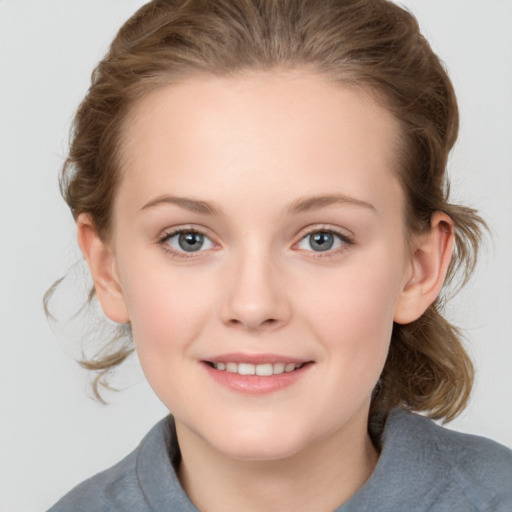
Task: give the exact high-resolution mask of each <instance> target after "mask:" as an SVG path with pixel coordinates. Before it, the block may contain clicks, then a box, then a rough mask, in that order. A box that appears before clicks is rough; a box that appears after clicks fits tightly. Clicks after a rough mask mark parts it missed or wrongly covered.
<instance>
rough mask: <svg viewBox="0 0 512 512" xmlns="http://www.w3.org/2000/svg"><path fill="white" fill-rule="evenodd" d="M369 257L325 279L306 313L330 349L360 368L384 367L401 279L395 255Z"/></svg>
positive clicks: (375, 254)
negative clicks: (321, 289) (319, 292)
mask: <svg viewBox="0 0 512 512" xmlns="http://www.w3.org/2000/svg"><path fill="white" fill-rule="evenodd" d="M370 256H371V257H369V258H366V257H364V258H360V259H358V260H357V261H356V260H354V262H353V264H352V263H351V264H350V265H347V266H345V267H343V268H341V269H339V271H338V272H337V273H335V274H333V275H331V276H330V277H329V278H326V279H325V282H324V283H323V286H322V287H321V288H323V290H324V292H323V293H322V294H318V293H316V294H313V293H310V295H311V296H314V300H312V301H310V302H309V303H308V305H307V307H306V308H305V311H309V317H310V318H311V319H312V320H311V322H312V324H314V328H315V329H316V330H317V331H318V335H319V337H321V339H323V340H324V343H325V344H326V345H328V346H329V347H328V348H329V350H330V351H332V352H335V353H337V354H340V353H341V355H342V356H344V361H345V360H346V361H350V364H351V365H356V366H358V365H359V366H360V367H361V368H363V367H367V366H372V364H373V363H375V366H376V367H380V366H381V365H383V364H384V361H385V358H386V356H387V351H388V348H389V342H390V338H391V333H392V329H393V317H394V311H395V307H396V304H397V301H398V298H399V295H400V283H401V278H402V272H401V270H402V267H401V265H400V264H396V263H394V262H395V261H400V260H401V258H400V255H391V254H386V253H385V252H380V253H379V252H374V253H373V254H370ZM317 284H318V283H317ZM313 312H314V317H313V316H312V314H313ZM351 373H352V372H351Z"/></svg>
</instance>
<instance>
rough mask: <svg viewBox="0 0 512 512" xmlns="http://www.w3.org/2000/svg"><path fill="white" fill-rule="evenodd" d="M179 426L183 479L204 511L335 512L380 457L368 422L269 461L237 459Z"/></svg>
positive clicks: (200, 508) (183, 483)
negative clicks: (352, 429) (219, 451)
mask: <svg viewBox="0 0 512 512" xmlns="http://www.w3.org/2000/svg"><path fill="white" fill-rule="evenodd" d="M176 430H177V433H178V439H179V442H180V448H181V452H182V463H181V465H180V469H179V478H180V481H181V483H182V485H183V487H184V489H185V490H186V492H187V494H188V495H189V497H190V499H191V500H192V502H193V503H194V504H195V505H196V507H197V508H198V509H199V510H201V512H234V511H239V510H244V512H255V511H261V510H268V511H279V512H286V511H294V512H302V511H303V512H310V511H311V510H315V511H324V510H325V511H332V510H334V509H335V508H337V507H339V506H341V505H342V504H343V503H345V502H346V501H348V500H349V499H350V498H351V497H352V496H353V495H354V494H355V493H356V492H357V490H359V489H360V488H361V487H362V486H363V485H364V483H365V482H366V481H367V480H368V478H369V477H370V475H371V474H372V472H373V469H374V468H375V465H376V463H377V459H378V453H377V451H376V450H375V448H374V446H373V444H372V442H371V440H370V437H369V435H368V433H367V429H366V422H365V424H364V428H363V429H360V428H359V429H356V430H355V432H347V431H339V432H335V433H333V434H332V435H330V436H328V437H326V438H324V439H321V440H319V441H317V442H316V443H314V444H313V445H310V446H308V447H307V448H306V449H305V450H303V451H302V452H300V453H297V454H294V455H293V456H291V457H288V458H286V459H279V460H269V461H268V460H267V461H253V460H251V461H247V460H240V459H234V458H232V457H228V456H225V455H223V454H220V453H218V452H217V451H215V449H214V448H212V447H211V446H210V445H208V444H207V443H206V442H205V441H204V440H203V439H201V438H199V437H197V436H196V435H195V434H194V433H193V432H191V431H190V430H189V429H187V427H185V426H184V425H182V424H179V423H178V422H177V423H176ZM356 434H357V435H356Z"/></svg>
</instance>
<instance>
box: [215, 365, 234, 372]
mask: <svg viewBox="0 0 512 512" xmlns="http://www.w3.org/2000/svg"><path fill="white" fill-rule="evenodd" d="M221 364H224V363H221ZM217 370H220V368H219V367H218V366H217ZM226 371H227V372H231V373H238V364H237V363H226Z"/></svg>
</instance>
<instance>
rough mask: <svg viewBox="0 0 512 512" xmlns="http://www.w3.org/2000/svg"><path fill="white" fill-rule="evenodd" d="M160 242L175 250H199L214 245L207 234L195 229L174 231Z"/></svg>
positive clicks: (210, 247)
mask: <svg viewBox="0 0 512 512" xmlns="http://www.w3.org/2000/svg"><path fill="white" fill-rule="evenodd" d="M160 243H162V244H165V245H167V246H169V247H170V248H171V249H172V250H173V251H175V252H189V253H190V252H199V251H204V250H207V249H212V248H213V247H214V243H213V242H212V241H211V240H210V239H209V238H208V237H207V236H206V235H204V234H203V233H199V232H198V231H193V230H180V231H174V232H173V233H169V234H167V235H165V236H164V238H163V239H162V240H161V241H160Z"/></svg>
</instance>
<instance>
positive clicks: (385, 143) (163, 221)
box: [111, 72, 411, 459]
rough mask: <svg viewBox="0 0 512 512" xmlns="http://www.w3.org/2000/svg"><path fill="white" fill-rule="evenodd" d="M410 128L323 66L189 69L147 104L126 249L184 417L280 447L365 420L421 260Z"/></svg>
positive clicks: (132, 291)
mask: <svg viewBox="0 0 512 512" xmlns="http://www.w3.org/2000/svg"><path fill="white" fill-rule="evenodd" d="M398 133H399V130H398V126H397V123H396V121H395V120H394V119H393V117H392V116H391V115H390V114H389V113H388V112H387V111H385V110H384V109H382V108H381V107H380V106H378V105H377V104H376V103H375V101H374V100H372V99H371V98H370V97H369V96H367V95H365V94H364V93H363V92H362V91H359V90H355V89H349V88H344V87H341V86H339V85H333V84H330V83H328V82H326V81H325V80H323V79H322V78H319V77H316V76H312V75H308V74H299V73H295V74H291V73H284V72H283V73H278V72H274V73H272V74H263V73H261V74H255V75H247V76H244V77H238V78H233V77H231V78H200V79H199V78H198V79H190V80H189V81H186V82H184V83H181V84H178V85H172V86H167V87H164V88H162V89H160V90H158V91H155V92H152V93H151V94H150V95H149V96H147V97H146V98H144V99H143V100H142V101H141V102H140V104H138V106H137V108H136V109H135V112H134V113H133V116H132V118H131V119H130V121H129V123H128V124H127V126H126V131H125V133H124V136H125V137H124V141H125V142H124V146H123V156H122V181H121V184H120V187H119V190H118V193H117V196H116V202H115V205H114V218H113V227H114V229H113V237H112V240H111V250H112V253H113V255H114V269H115V275H116V279H118V282H119V286H120V289H121V290H122V302H123V304H124V306H125V307H126V311H127V312H128V317H129V321H130V322H131V326H132V329H133V335H134V340H135V344H136V348H137V352H138V355H139V357H140V361H141V364H142V367H143V369H144V372H145V374H146V376H147V378H148V380H149V383H150V384H151V386H152V387H153V389H154V390H155V392H156V393H157V395H158V396H159V397H160V399H161V400H162V401H163V403H164V404H165V405H166V406H167V407H168V408H169V410H170V411H171V412H172V414H173V415H174V416H175V419H176V422H177V425H178V427H179V428H180V429H182V430H186V431H187V432H189V433H190V434H191V435H193V436H196V437H197V438H198V439H200V440H201V441H202V442H203V443H205V445H208V446H209V447H210V448H212V449H213V450H216V451H217V452H219V453H223V454H225V455H228V456H230V457H236V458H245V459H277V458H284V457H288V456H291V455H293V454H297V453H300V452H301V451H304V450H307V449H308V448H309V447H311V446H313V445H314V444H315V443H317V442H320V441H322V440H325V439H329V438H334V437H336V436H343V435H344V433H345V432H348V431H349V430H350V429H351V428H353V425H355V424H357V425H358V428H363V429H365V428H366V421H367V415H368V408H369V403H370V397H371V392H372V389H373V388H374V386H375V384H376V382H377V380H378V378H379V375H380V373H381V370H382V368H383V365H384V362H385V359H386V355H387V352H388V346H389V342H390V336H391V330H392V325H393V320H394V317H395V313H396V310H397V308H398V306H399V304H400V300H401V296H402V291H403V289H404V287H405V285H406V283H407V282H408V280H409V279H410V273H411V264H410V261H409V253H408V251H407V249H406V246H407V243H406V235H405V230H404V222H403V209H404V199H403V195H402V191H401V188H400V186H399V184H398V181H397V179H396V178H395V172H396V165H397V161H396V158H395V153H396V140H397V138H398Z"/></svg>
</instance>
